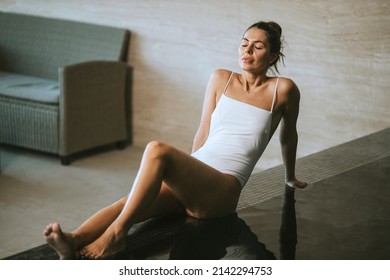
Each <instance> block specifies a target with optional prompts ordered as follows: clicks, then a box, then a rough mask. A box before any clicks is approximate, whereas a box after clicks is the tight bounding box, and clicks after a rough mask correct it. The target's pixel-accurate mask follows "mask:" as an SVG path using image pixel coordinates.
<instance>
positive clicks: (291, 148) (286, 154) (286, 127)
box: [279, 80, 307, 188]
mask: <svg viewBox="0 0 390 280" xmlns="http://www.w3.org/2000/svg"><path fill="white" fill-rule="evenodd" d="M285 87H286V95H285V96H284V97H285V103H284V108H283V116H282V122H281V129H280V136H279V139H280V144H281V149H282V156H283V162H284V166H285V171H286V174H285V176H286V183H287V184H288V185H290V186H295V187H299V188H304V187H306V186H307V183H306V182H302V181H299V180H298V179H297V178H296V175H295V161H296V153H297V145H298V133H297V129H296V125H297V119H298V114H299V101H300V92H299V89H298V87H297V86H296V85H295V83H294V82H293V81H291V80H288V83H286V85H285Z"/></svg>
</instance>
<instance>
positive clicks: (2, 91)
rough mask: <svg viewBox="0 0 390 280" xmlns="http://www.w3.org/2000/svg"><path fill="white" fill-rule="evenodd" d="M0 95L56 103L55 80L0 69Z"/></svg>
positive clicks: (57, 95) (57, 91) (57, 94)
mask: <svg viewBox="0 0 390 280" xmlns="http://www.w3.org/2000/svg"><path fill="white" fill-rule="evenodd" d="M0 95H5V96H8V97H14V98H19V99H24V100H31V101H36V102H41V103H47V104H58V103H59V96H60V90H59V85H58V82H57V81H53V80H47V79H42V78H37V77H31V76H25V75H19V74H14V73H9V72H2V71H0Z"/></svg>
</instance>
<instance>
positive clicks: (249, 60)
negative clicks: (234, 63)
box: [241, 56, 254, 63]
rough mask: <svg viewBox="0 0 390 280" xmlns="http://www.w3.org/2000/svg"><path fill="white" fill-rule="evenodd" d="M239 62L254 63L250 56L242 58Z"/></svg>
mask: <svg viewBox="0 0 390 280" xmlns="http://www.w3.org/2000/svg"><path fill="white" fill-rule="evenodd" d="M241 61H242V62H244V63H252V62H253V61H254V59H253V58H252V57H250V56H244V57H242V58H241Z"/></svg>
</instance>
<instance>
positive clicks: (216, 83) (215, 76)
mask: <svg viewBox="0 0 390 280" xmlns="http://www.w3.org/2000/svg"><path fill="white" fill-rule="evenodd" d="M231 74H232V71H230V70H227V69H217V70H215V71H214V72H213V73H212V74H211V77H210V81H209V86H210V87H212V88H213V89H214V90H215V92H220V91H221V90H223V89H224V87H225V85H226V83H227V81H228V80H229V78H230V76H231Z"/></svg>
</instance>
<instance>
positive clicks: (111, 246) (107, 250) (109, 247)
mask: <svg viewBox="0 0 390 280" xmlns="http://www.w3.org/2000/svg"><path fill="white" fill-rule="evenodd" d="M125 247H126V234H123V233H122V232H116V231H115V230H114V229H113V227H109V228H108V229H107V230H106V231H105V232H104V233H103V234H102V235H101V236H100V237H99V238H98V239H96V240H95V241H94V242H92V243H91V244H88V245H87V246H85V247H84V248H82V249H81V250H80V254H81V255H82V256H85V257H87V258H89V259H102V258H106V257H108V256H112V255H113V254H115V253H117V252H119V251H121V250H123V249H124V248H125Z"/></svg>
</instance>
